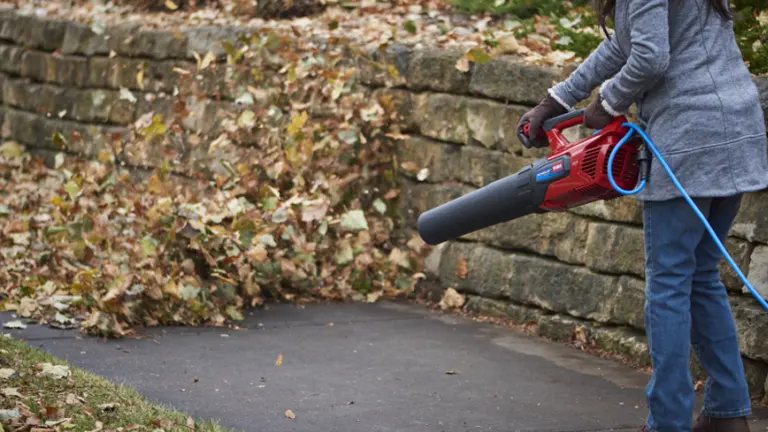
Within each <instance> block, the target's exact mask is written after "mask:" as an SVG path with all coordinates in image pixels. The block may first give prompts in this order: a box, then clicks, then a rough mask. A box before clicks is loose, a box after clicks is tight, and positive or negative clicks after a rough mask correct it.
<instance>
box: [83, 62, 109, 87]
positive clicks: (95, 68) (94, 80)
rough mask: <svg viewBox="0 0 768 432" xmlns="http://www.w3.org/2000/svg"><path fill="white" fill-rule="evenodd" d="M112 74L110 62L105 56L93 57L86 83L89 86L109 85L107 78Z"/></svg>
mask: <svg viewBox="0 0 768 432" xmlns="http://www.w3.org/2000/svg"><path fill="white" fill-rule="evenodd" d="M111 76H112V62H111V60H110V59H109V58H107V57H93V58H91V60H90V65H89V68H88V80H87V82H86V85H87V86H88V87H91V88H106V87H110V84H109V80H110V77H111Z"/></svg>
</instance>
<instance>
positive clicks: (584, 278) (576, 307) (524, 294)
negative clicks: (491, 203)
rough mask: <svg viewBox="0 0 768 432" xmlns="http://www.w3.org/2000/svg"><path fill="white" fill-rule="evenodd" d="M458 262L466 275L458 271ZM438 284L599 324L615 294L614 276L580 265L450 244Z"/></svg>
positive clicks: (608, 313) (604, 319)
mask: <svg viewBox="0 0 768 432" xmlns="http://www.w3.org/2000/svg"><path fill="white" fill-rule="evenodd" d="M462 260H463V261H466V268H467V269H468V271H467V272H466V274H463V272H462V271H460V270H461V267H460V265H461V264H460V261H462ZM462 276H464V277H463V278H462ZM440 280H441V281H442V282H443V284H444V285H445V286H451V287H454V288H456V289H457V290H459V291H461V292H467V293H472V294H476V295H480V296H483V297H489V298H496V299H509V300H512V301H514V302H516V303H520V304H523V305H531V306H535V307H538V308H541V309H545V310H548V311H551V312H556V313H565V314H568V315H571V316H574V317H578V318H583V319H591V320H595V321H600V322H608V321H609V320H610V308H609V306H610V304H609V302H606V299H607V298H609V297H611V296H613V295H615V292H616V284H617V278H616V277H613V276H606V275H599V274H595V273H592V272H590V271H589V270H587V269H585V268H583V267H576V266H572V265H567V264H563V263H559V262H555V261H551V260H547V259H542V258H538V257H531V256H526V255H517V254H509V253H506V252H503V251H500V250H497V249H492V248H489V247H487V246H484V245H480V244H472V243H455V242H453V243H451V244H450V246H449V247H448V248H447V249H446V251H445V252H444V256H443V258H442V260H441V263H440Z"/></svg>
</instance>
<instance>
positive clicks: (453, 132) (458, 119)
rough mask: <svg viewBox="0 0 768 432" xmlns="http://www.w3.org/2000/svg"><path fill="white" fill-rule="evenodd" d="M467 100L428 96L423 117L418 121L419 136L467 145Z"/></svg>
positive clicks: (438, 95)
mask: <svg viewBox="0 0 768 432" xmlns="http://www.w3.org/2000/svg"><path fill="white" fill-rule="evenodd" d="M468 100H469V98H466V97H463V96H454V95H449V94H443V93H431V94H429V95H428V96H427V99H426V105H425V106H424V111H423V117H419V119H418V122H419V125H420V127H421V134H422V135H425V136H428V137H430V138H435V139H438V140H440V141H447V142H453V143H459V144H467V143H468V142H469V128H468V127H467V102H468Z"/></svg>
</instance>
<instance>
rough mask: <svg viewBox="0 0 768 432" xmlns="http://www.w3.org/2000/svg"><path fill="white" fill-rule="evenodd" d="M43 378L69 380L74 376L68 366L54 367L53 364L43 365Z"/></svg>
mask: <svg viewBox="0 0 768 432" xmlns="http://www.w3.org/2000/svg"><path fill="white" fill-rule="evenodd" d="M42 366H43V370H42V372H41V374H42V376H44V377H46V378H52V379H62V378H67V377H69V376H71V375H72V372H71V371H70V370H69V367H68V366H63V365H53V364H51V363H43V365H42Z"/></svg>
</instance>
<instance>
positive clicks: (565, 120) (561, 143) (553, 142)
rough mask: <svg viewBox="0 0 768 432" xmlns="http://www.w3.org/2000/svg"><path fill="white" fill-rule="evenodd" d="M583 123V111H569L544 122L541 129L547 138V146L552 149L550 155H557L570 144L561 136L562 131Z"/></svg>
mask: <svg viewBox="0 0 768 432" xmlns="http://www.w3.org/2000/svg"><path fill="white" fill-rule="evenodd" d="M583 123H584V110H576V111H571V112H569V113H566V114H563V115H559V116H557V117H552V118H551V119H549V120H547V121H545V122H544V125H543V126H542V129H544V132H545V133H546V134H547V137H548V138H549V146H550V147H552V153H557V152H559V151H561V150H563V149H565V148H566V147H568V146H569V145H571V143H570V142H569V141H568V139H566V138H565V137H564V136H563V133H562V132H563V131H564V130H566V129H568V128H571V127H574V126H578V125H580V124H583Z"/></svg>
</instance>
